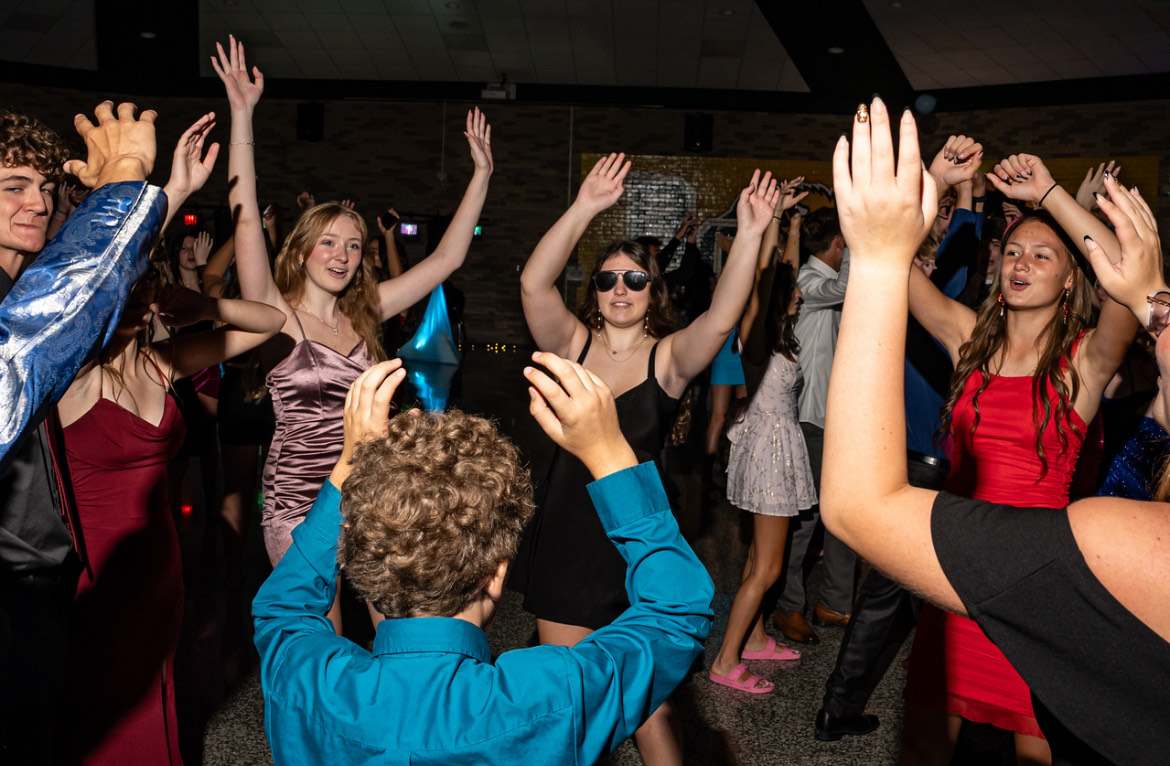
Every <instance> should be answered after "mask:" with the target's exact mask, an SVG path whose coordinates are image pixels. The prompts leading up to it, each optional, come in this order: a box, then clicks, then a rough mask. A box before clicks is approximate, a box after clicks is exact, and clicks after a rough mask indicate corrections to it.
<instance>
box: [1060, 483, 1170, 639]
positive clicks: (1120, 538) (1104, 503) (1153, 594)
mask: <svg viewBox="0 0 1170 766" xmlns="http://www.w3.org/2000/svg"><path fill="white" fill-rule="evenodd" d="M1068 520H1069V526H1070V527H1071V528H1072V533H1073V537H1074V538H1075V539H1076V542H1077V547H1078V548H1079V549H1080V551H1081V555H1082V556H1083V557H1084V559H1085V563H1086V564H1087V565H1088V567H1089V570H1090V571H1092V573H1093V575H1094V576H1095V577H1096V578H1097V579H1098V580H1099V581H1100V582H1101V584H1102V585H1104V586H1105V588H1106V589H1107V590H1108V591H1109V592H1110V593H1111V594H1113V597H1114V598H1116V599H1117V600H1118V601H1119V602H1120V603H1121V605H1122V606H1124V607H1125V608H1126V609H1128V610H1129V611H1130V612H1132V613H1133V614H1134V616H1136V617H1137V618H1138V619H1140V620H1141V621H1142V622H1144V623H1145V624H1146V625H1148V626H1150V628H1152V629H1153V630H1154V631H1155V632H1157V633H1158V634H1159V635H1161V636H1162V637H1163V638H1166V639H1167V640H1170V610H1168V609H1166V606H1165V605H1166V604H1167V603H1170V505H1167V504H1166V503H1151V502H1138V501H1136V500H1122V499H1120V498H1115V497H1096V498H1090V499H1086V500H1080V501H1077V502H1076V503H1073V504H1072V505H1071V506H1070V507H1069V509H1068Z"/></svg>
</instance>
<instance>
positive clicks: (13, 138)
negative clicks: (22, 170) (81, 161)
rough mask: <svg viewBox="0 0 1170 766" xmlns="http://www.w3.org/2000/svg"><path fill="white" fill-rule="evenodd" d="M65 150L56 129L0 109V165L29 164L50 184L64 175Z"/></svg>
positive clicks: (60, 179)
mask: <svg viewBox="0 0 1170 766" xmlns="http://www.w3.org/2000/svg"><path fill="white" fill-rule="evenodd" d="M67 159H69V150H68V149H67V148H66V147H65V142H64V141H63V140H62V139H61V136H59V135H58V134H57V131H55V130H53V129H52V128H50V127H49V126H47V125H45V124H44V123H43V122H41V121H40V120H38V119H36V118H35V117H27V116H25V115H23V114H15V113H14V112H8V111H0V165H3V166H5V167H10V168H18V167H23V166H24V165H30V166H32V167H33V168H36V170H37V172H38V173H40V174H41V175H43V176H44V177H45V178H47V179H49V180H50V181H52V182H53V183H60V182H61V181H62V180H64V178H65V168H64V165H65V160H67Z"/></svg>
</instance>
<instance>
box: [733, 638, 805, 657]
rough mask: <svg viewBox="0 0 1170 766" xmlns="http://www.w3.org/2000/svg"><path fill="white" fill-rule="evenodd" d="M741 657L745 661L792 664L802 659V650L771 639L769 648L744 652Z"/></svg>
mask: <svg viewBox="0 0 1170 766" xmlns="http://www.w3.org/2000/svg"><path fill="white" fill-rule="evenodd" d="M739 656H740V658H741V659H745V660H779V661H788V662H791V661H793V660H799V659H800V650H799V649H793V648H792V647H791V646H789V645H788V644H779V643H776V639H774V638H769V639H768V644H767V646H765V647H764V648H763V649H760V650H758V651H754V652H744V653H743V654H741V655H739Z"/></svg>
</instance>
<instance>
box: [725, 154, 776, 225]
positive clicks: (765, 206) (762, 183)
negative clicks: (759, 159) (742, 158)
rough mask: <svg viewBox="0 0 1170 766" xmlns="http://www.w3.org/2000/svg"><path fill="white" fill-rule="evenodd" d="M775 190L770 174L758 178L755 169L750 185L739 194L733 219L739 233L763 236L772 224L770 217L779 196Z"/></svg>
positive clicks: (774, 180) (758, 175)
mask: <svg viewBox="0 0 1170 766" xmlns="http://www.w3.org/2000/svg"><path fill="white" fill-rule="evenodd" d="M779 193H780V192H779V190H778V189H777V188H776V179H775V178H772V174H771V173H770V172H769V173H764V177H763V178H761V177H760V171H759V170H758V169H757V170H756V172H755V173H753V174H752V180H751V183H749V184H748V185H747V186H746V187H745V188H744V190H743V191H741V192H740V193H739V204H738V206H737V207H736V210H735V219H736V223H737V224H738V226H737V229H738V231H740V232H744V233H749V234H763V233H764V229H767V228H768V224H769V223H771V222H772V215H773V213H774V211H775V210H776V197H777V196H779Z"/></svg>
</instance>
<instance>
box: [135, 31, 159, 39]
mask: <svg viewBox="0 0 1170 766" xmlns="http://www.w3.org/2000/svg"><path fill="white" fill-rule="evenodd" d="M138 36H139V37H141V38H142V39H143V40H153V39H154V38H156V37H158V35H156V34H155V33H154V32H139V33H138Z"/></svg>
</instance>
